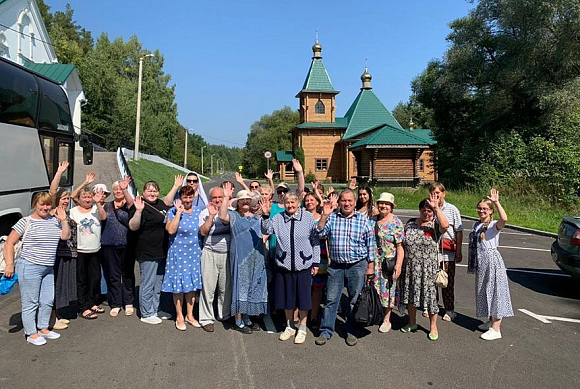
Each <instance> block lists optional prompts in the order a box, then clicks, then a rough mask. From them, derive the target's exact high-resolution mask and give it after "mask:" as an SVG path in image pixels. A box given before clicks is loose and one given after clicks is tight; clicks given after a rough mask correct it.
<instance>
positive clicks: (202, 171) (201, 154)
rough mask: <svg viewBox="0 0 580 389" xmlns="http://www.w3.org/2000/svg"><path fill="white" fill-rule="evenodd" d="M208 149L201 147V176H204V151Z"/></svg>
mask: <svg viewBox="0 0 580 389" xmlns="http://www.w3.org/2000/svg"><path fill="white" fill-rule="evenodd" d="M206 147H207V145H206V146H201V174H202V175H203V149H205V148H206Z"/></svg>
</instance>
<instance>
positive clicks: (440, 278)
mask: <svg viewBox="0 0 580 389" xmlns="http://www.w3.org/2000/svg"><path fill="white" fill-rule="evenodd" d="M435 233H437V231H435ZM448 280H449V276H448V275H447V271H445V269H444V268H443V259H442V258H441V252H440V251H439V244H437V275H436V277H435V287H437V288H447V283H448Z"/></svg>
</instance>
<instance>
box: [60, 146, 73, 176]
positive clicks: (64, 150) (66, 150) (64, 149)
mask: <svg viewBox="0 0 580 389" xmlns="http://www.w3.org/2000/svg"><path fill="white" fill-rule="evenodd" d="M73 153H74V148H73V146H72V143H68V142H58V163H59V164H60V163H61V162H63V161H68V162H69V164H70V165H69V167H68V169H66V171H65V172H64V173H63V174H62V177H61V179H60V183H59V184H58V185H59V186H71V185H72V176H71V174H70V172H71V171H72V168H73V158H74V154H73Z"/></svg>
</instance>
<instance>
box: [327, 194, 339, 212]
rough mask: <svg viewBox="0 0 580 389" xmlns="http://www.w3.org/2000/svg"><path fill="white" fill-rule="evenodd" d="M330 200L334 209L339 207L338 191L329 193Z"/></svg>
mask: <svg viewBox="0 0 580 389" xmlns="http://www.w3.org/2000/svg"><path fill="white" fill-rule="evenodd" d="M328 200H329V201H330V204H331V205H332V210H333V211H334V210H335V209H336V208H338V195H337V194H336V193H334V192H332V193H331V194H330V195H328Z"/></svg>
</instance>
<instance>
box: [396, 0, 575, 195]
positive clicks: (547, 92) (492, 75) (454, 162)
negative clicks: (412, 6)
mask: <svg viewBox="0 0 580 389" xmlns="http://www.w3.org/2000/svg"><path fill="white" fill-rule="evenodd" d="M450 27H451V33H450V34H449V36H448V38H447V39H448V41H449V43H450V47H449V49H448V51H447V52H446V54H445V56H444V58H443V59H441V60H434V61H431V62H430V63H429V64H428V65H427V68H426V69H425V70H424V71H423V73H422V74H421V75H420V76H419V77H417V78H416V79H415V80H414V81H413V84H412V90H413V96H412V97H411V103H413V105H414V104H415V103H416V104H418V105H419V106H420V107H421V109H425V110H428V111H429V112H430V114H431V118H432V122H427V123H428V124H429V127H431V128H432V130H433V132H434V135H435V138H436V139H437V142H438V145H437V147H438V150H439V157H438V163H439V168H440V176H441V177H442V179H443V180H445V181H446V182H448V183H450V184H452V185H453V184H454V185H456V186H459V185H464V184H467V185H470V186H477V185H489V184H491V183H493V184H495V185H497V184H505V185H506V186H509V185H512V184H518V185H527V186H528V187H533V188H534V189H535V190H539V191H541V192H542V193H546V194H549V195H550V196H551V198H552V199H553V200H555V201H565V202H567V201H571V200H573V198H574V197H575V196H577V195H578V194H580V178H578V174H577V171H578V166H579V163H580V156H579V155H578V151H576V150H577V145H578V140H579V139H578V135H577V134H578V133H579V130H580V127H579V125H580V123H579V121H578V118H579V108H578V107H579V105H578V103H579V102H580V101H579V96H580V94H579V92H580V89H579V84H580V56H578V53H579V52H580V0H481V1H479V2H478V3H477V5H476V7H475V8H474V9H473V10H472V11H470V13H469V15H467V16H466V17H464V18H461V19H458V20H455V21H453V22H452V23H451V24H450ZM402 108H403V107H401V111H404V110H403V109H402ZM414 117H415V116H413V118H414ZM427 123H426V124H427Z"/></svg>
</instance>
